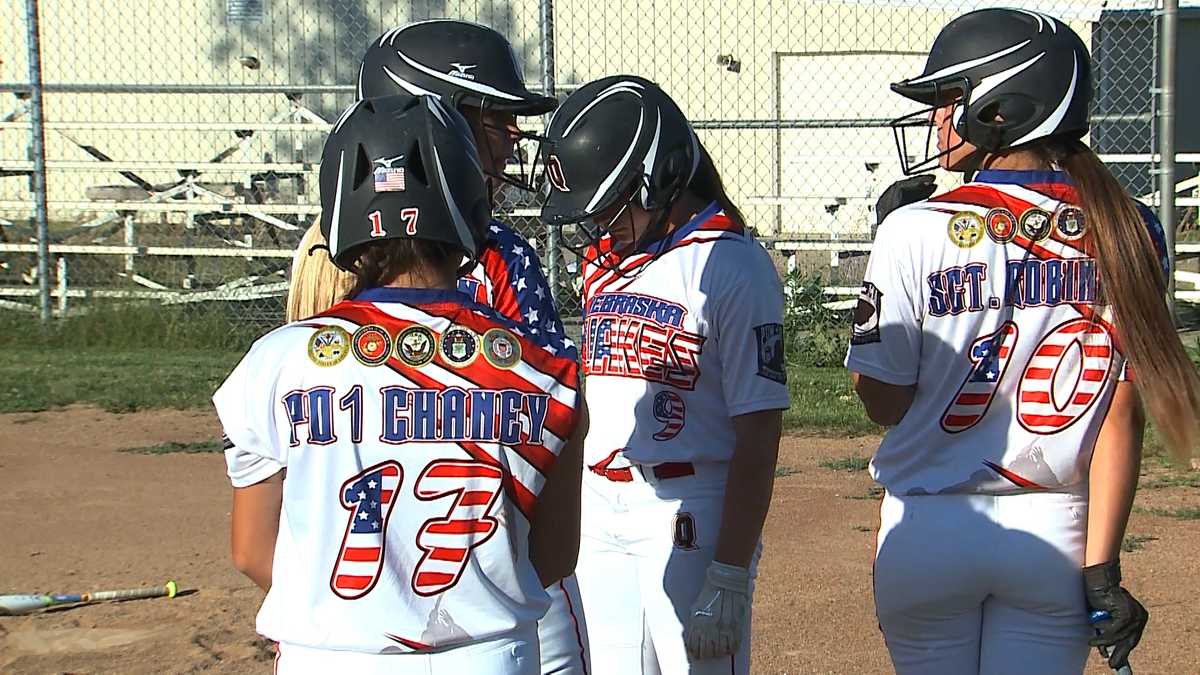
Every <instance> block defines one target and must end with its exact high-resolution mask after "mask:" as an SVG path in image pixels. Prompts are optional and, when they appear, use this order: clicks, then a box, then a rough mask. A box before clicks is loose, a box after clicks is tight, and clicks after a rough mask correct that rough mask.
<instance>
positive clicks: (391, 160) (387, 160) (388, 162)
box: [372, 155, 404, 169]
mask: <svg viewBox="0 0 1200 675" xmlns="http://www.w3.org/2000/svg"><path fill="white" fill-rule="evenodd" d="M403 159H404V155H396V156H395V157H380V158H379V159H376V160H372V161H373V162H374V163H375V164H376V165H378V166H381V167H383V168H385V169H390V168H392V165H393V164H395V163H396V162H399V161H402V160H403Z"/></svg>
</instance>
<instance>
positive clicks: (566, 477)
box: [529, 392, 589, 587]
mask: <svg viewBox="0 0 1200 675" xmlns="http://www.w3.org/2000/svg"><path fill="white" fill-rule="evenodd" d="M579 401H580V407H579V421H578V422H577V423H576V425H575V429H574V431H572V432H571V437H570V438H569V439H568V440H567V443H566V445H564V446H563V449H562V451H561V452H560V453H559V455H558V461H556V462H555V463H554V468H553V469H551V471H550V475H549V476H547V477H546V486H545V487H544V488H543V489H542V492H541V495H540V496H539V498H538V503H537V509H536V511H535V512H534V515H533V523H532V524H531V527H530V531H529V559H530V560H531V561H532V562H533V567H534V569H536V570H537V573H538V578H539V579H541V582H542V586H543V587H546V586H549V585H550V584H553V583H554V582H556V581H558V580H559V579H562V578H563V577H567V576H570V575H571V574H572V573H574V572H575V562H576V561H577V560H578V559H579V527H580V526H579V519H580V515H579V493H580V490H581V488H582V482H583V438H584V436H586V435H587V430H588V424H589V419H588V410H587V404H586V403H584V402H583V397H582V392H581V393H580V399H579Z"/></svg>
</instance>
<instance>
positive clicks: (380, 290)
mask: <svg viewBox="0 0 1200 675" xmlns="http://www.w3.org/2000/svg"><path fill="white" fill-rule="evenodd" d="M353 300H354V301H355V302H398V303H401V304H405V305H437V304H444V303H453V304H456V305H474V304H475V303H474V301H473V300H471V298H469V297H467V295H466V294H465V293H462V292H460V291H458V290H450V289H445V288H400V287H397V286H378V287H375V288H368V289H366V290H365V291H363V292H361V293H359V294H358V295H356V296H354V298H353Z"/></svg>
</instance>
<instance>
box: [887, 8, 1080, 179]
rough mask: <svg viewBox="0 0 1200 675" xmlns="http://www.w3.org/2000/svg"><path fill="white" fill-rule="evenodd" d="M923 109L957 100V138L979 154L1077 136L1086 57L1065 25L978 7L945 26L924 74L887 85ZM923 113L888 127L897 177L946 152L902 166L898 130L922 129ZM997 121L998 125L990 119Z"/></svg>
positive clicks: (1048, 18)
mask: <svg viewBox="0 0 1200 675" xmlns="http://www.w3.org/2000/svg"><path fill="white" fill-rule="evenodd" d="M892 90H893V91H895V92H896V93H898V94H900V95H901V96H904V97H906V98H910V99H912V100H914V101H917V102H920V103H924V104H926V105H928V106H931V107H938V106H943V105H947V104H948V103H951V102H952V101H955V100H957V101H958V103H957V107H956V108H955V110H954V124H955V129H956V130H957V131H958V135H959V136H961V137H962V138H963V139H964V140H965V141H966V142H968V143H970V144H972V145H974V146H976V147H978V148H979V149H980V150H982V151H985V152H996V151H999V150H1004V149H1007V148H1012V147H1015V146H1019V145H1023V144H1025V143H1029V142H1032V141H1036V140H1038V139H1041V138H1048V137H1058V138H1080V137H1082V136H1083V135H1084V134H1086V133H1087V130H1088V106H1089V104H1090V103H1091V95H1092V80H1091V59H1090V57H1089V56H1088V52H1087V48H1086V47H1085V46H1084V44H1083V41H1082V40H1080V39H1079V36H1078V35H1077V34H1076V33H1075V31H1073V30H1071V28H1070V26H1068V25H1066V24H1065V23H1063V22H1062V21H1059V20H1058V19H1055V18H1054V17H1052V16H1048V15H1046V14H1041V13H1038V12H1033V11H1029V10H1024V9H981V10H977V11H974V12H968V13H967V14H964V15H962V16H960V17H958V18H956V19H954V20H953V21H951V22H950V23H949V24H947V25H946V27H945V28H943V29H942V31H941V32H940V33H938V36H937V38H936V39H935V40H934V43H933V48H932V49H931V50H930V52H929V60H928V61H927V62H926V64H925V72H923V73H921V74H920V75H918V76H916V77H912V78H909V79H907V80H903V81H901V82H897V83H895V84H893V85H892ZM928 111H929V109H926V110H923V111H920V112H917V113H913V114H911V115H906V116H904V117H901V118H899V119H897V120H894V121H893V122H892V127H893V129H895V130H896V131H897V143H898V145H899V146H900V147H899V149H900V156H901V160H902V162H903V164H904V171H905V173H919V172H920V171H923V170H926V169H929V168H933V166H934V165H935V164H936V161H937V159H938V158H939V157H941V156H942V155H944V154H946V153H948V152H949V151H950V150H952V148H951V149H944V150H943V151H942V153H940V154H937V155H933V156H932V157H931V156H929V155H928V152H927V153H926V158H925V160H923V161H922V162H920V163H918V164H915V165H909V163H908V158H907V153H906V152H905V150H906V146H905V144H904V139H903V130H904V129H905V128H907V127H912V126H924V125H925V124H926V122H925V121H924V116H925V115H927V114H928ZM997 116H999V118H1000V120H1001V121H999V122H998V121H996V120H997Z"/></svg>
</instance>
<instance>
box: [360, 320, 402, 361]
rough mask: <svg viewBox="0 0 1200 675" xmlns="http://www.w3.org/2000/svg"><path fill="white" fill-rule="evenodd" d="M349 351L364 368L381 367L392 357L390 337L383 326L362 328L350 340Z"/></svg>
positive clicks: (371, 325) (372, 325) (370, 325)
mask: <svg viewBox="0 0 1200 675" xmlns="http://www.w3.org/2000/svg"><path fill="white" fill-rule="evenodd" d="M350 351H351V352H352V353H353V354H354V358H355V359H358V362H359V363H361V364H363V365H364V366H378V365H381V364H383V363H385V362H387V360H388V357H389V356H391V355H392V336H391V335H389V334H388V332H387V331H386V330H385V329H384V328H383V326H376V325H374V324H369V325H366V326H362V327H361V328H359V329H358V330H356V331H354V335H353V336H351V338H350Z"/></svg>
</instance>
